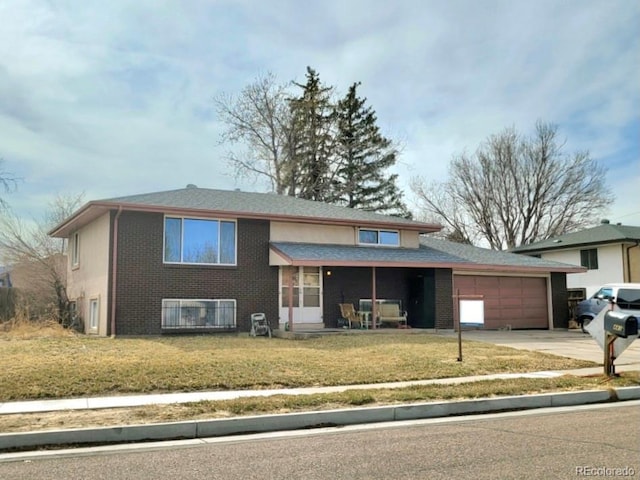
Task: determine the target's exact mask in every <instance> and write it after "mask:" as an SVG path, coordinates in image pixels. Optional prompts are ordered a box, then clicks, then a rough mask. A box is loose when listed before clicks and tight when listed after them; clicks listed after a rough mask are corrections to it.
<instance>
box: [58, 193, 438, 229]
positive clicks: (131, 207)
mask: <svg viewBox="0 0 640 480" xmlns="http://www.w3.org/2000/svg"><path fill="white" fill-rule="evenodd" d="M118 208H122V210H123V211H135V212H149V213H165V214H166V213H169V214H176V215H177V214H180V215H198V216H203V217H217V218H243V219H254V220H275V221H283V222H298V223H310V224H321V225H348V226H354V225H357V226H360V227H377V228H380V227H385V228H395V229H398V230H408V231H415V232H419V233H432V232H438V231H440V230H441V229H442V227H441V226H440V225H437V224H431V223H420V222H415V223H414V224H407V223H404V222H393V221H387V222H383V221H380V222H378V221H374V220H358V219H336V218H329V217H308V216H303V215H286V214H268V213H251V212H239V211H233V210H212V209H204V208H184V207H172V206H163V205H141V204H136V203H115V202H89V203H87V204H86V205H85V206H84V207H82V208H81V209H80V210H78V212H76V213H75V214H74V215H73V216H71V217H69V218H68V219H66V220H65V221H64V222H62V223H61V224H60V225H58V226H57V227H55V228H54V229H53V230H51V231H50V232H49V235H51V236H53V237H66V236H68V235H69V234H70V233H71V231H73V230H76V229H77V228H78V227H79V226H82V225H84V224H85V223H87V222H82V221H81V219H82V217H83V216H85V217H86V218H89V219H90V220H92V219H94V218H96V217H97V216H99V215H90V213H91V210H95V209H100V214H101V213H104V212H106V211H108V210H115V209H118Z"/></svg>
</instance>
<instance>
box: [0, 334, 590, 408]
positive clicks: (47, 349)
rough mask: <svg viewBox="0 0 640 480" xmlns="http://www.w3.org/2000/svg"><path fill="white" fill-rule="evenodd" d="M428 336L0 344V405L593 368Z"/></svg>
mask: <svg viewBox="0 0 640 480" xmlns="http://www.w3.org/2000/svg"><path fill="white" fill-rule="evenodd" d="M463 349H464V361H463V362H458V361H457V356H458V345H457V340H456V339H452V338H442V337H438V336H434V335H430V334H427V333H424V334H422V333H419V334H415V333H414V334H409V335H407V334H400V333H388V334H387V333H385V334H377V335H366V334H363V335H335V336H325V337H320V338H313V339H307V340H287V339H277V338H273V339H267V338H262V337H258V338H250V337H247V336H230V335H225V336H189V337H153V338H116V339H110V338H91V337H86V336H61V337H47V338H28V339H17V338H13V337H7V336H0V359H2V369H0V402H4V401H14V400H25V399H44V398H65V397H76V396H97V395H100V396H104V395H118V394H131V393H149V392H154V393H160V392H178V391H198V390H227V389H259V388H283V387H284V388H288V387H304V386H324V385H347V384H365V383H380V382H394V381H403V380H422V379H434V378H445V377H460V376H468V375H482V374H491V373H504V372H530V371H540V370H561V369H572V368H581V367H592V366H595V364H594V363H591V362H587V361H582V360H573V359H569V358H563V357H558V356H554V355H548V354H543V353H537V352H529V351H524V350H515V349H510V348H506V347H500V346H495V345H492V344H486V343H480V342H472V341H464V344H463Z"/></svg>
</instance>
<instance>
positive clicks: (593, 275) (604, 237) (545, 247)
mask: <svg viewBox="0 0 640 480" xmlns="http://www.w3.org/2000/svg"><path fill="white" fill-rule="evenodd" d="M512 251H513V252H515V253H522V254H526V255H535V256H537V257H539V258H541V259H544V260H552V261H556V262H563V263H569V264H572V265H580V266H583V267H585V268H586V269H587V271H586V272H583V273H575V274H572V275H569V276H568V277H567V287H568V288H569V289H582V290H584V295H585V296H586V297H589V296H591V295H592V294H594V293H595V292H596V291H597V290H598V288H600V286H602V285H604V284H606V283H622V282H627V283H629V282H640V227H634V226H629V225H621V224H616V225H613V224H611V223H609V221H608V220H603V221H602V223H601V224H600V225H598V226H597V227H592V228H587V229H585V230H581V231H579V232H574V233H567V234H566V235H560V236H558V237H555V238H549V239H547V240H542V241H540V242H535V243H530V244H529V245H522V246H520V247H517V248H514V249H513V250H512Z"/></svg>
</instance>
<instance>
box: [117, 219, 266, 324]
mask: <svg viewBox="0 0 640 480" xmlns="http://www.w3.org/2000/svg"><path fill="white" fill-rule="evenodd" d="M163 222H164V216H163V215H162V214H157V213H140V212H123V213H122V215H121V216H120V219H119V227H118V228H119V230H118V238H119V240H118V272H117V297H116V298H117V306H116V334H117V335H148V334H151V335H158V334H160V333H162V329H161V318H162V299H164V298H177V299H235V300H236V325H237V330H239V331H248V330H249V326H250V315H251V313H254V312H264V313H265V314H266V315H267V319H268V320H269V321H270V323H271V325H272V326H273V325H276V324H277V318H278V269H277V267H270V266H269V222H268V221H263V220H238V224H237V263H238V264H237V266H234V267H216V266H198V265H166V264H164V263H163V232H164V225H163Z"/></svg>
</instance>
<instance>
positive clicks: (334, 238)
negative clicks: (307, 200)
mask: <svg viewBox="0 0 640 480" xmlns="http://www.w3.org/2000/svg"><path fill="white" fill-rule="evenodd" d="M270 240H271V241H272V242H300V243H323V244H333V245H357V244H358V229H357V227H350V226H340V225H314V224H308V223H287V222H271V229H270ZM400 246H401V247H404V248H418V246H419V236H418V232H414V231H409V230H400Z"/></svg>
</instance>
